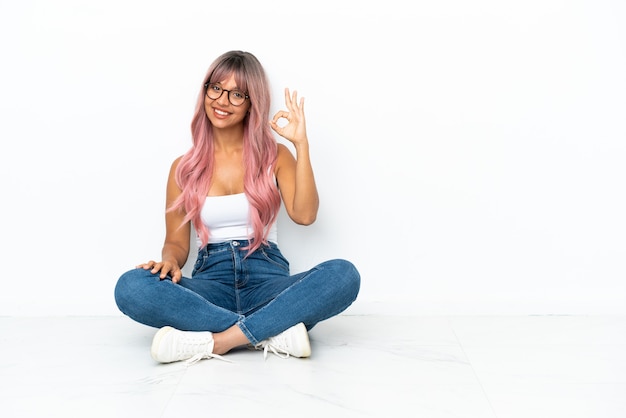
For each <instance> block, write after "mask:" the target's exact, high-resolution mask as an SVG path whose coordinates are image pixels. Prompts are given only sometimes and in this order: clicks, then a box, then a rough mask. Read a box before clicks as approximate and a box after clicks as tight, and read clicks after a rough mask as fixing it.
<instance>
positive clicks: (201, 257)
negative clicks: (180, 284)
mask: <svg viewBox="0 0 626 418" xmlns="http://www.w3.org/2000/svg"><path fill="white" fill-rule="evenodd" d="M207 258H209V255H208V254H207V253H206V252H205V251H202V252H201V253H200V254H198V258H196V262H195V264H194V265H193V270H192V272H191V276H192V277H193V276H195V275H196V274H197V273H199V272H201V271H202V270H203V269H204V266H205V265H206V264H207V263H206V260H207Z"/></svg>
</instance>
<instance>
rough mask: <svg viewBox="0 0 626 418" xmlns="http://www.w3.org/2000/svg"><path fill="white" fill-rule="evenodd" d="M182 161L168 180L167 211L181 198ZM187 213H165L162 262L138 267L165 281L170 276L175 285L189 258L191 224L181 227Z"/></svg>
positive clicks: (171, 170)
mask: <svg viewBox="0 0 626 418" xmlns="http://www.w3.org/2000/svg"><path fill="white" fill-rule="evenodd" d="M179 161H180V157H179V158H177V159H176V160H175V161H174V162H173V163H172V166H171V167H170V174H169V177H168V180H167V192H166V209H167V208H168V207H169V206H170V205H171V204H172V203H173V202H174V201H175V200H176V199H177V198H178V196H180V194H181V190H180V188H179V187H178V185H177V184H176V179H175V173H176V167H177V166H178V163H179ZM184 218H185V213H184V211H182V210H177V211H172V212H166V213H165V242H164V243H163V249H162V251H161V260H162V261H160V262H155V261H153V260H150V261H148V262H147V263H143V264H140V265H138V266H137V267H141V268H144V269H146V270H151V272H152V273H158V272H161V273H160V278H161V279H165V278H166V277H167V276H168V275H169V276H170V277H171V278H172V281H173V282H174V283H177V282H179V281H180V279H181V277H182V275H183V273H182V271H181V267H182V266H183V265H185V262H186V261H187V257H188V256H189V239H190V234H191V223H190V222H187V223H186V224H185V225H183V226H182V227H181V224H182V222H183V219H184Z"/></svg>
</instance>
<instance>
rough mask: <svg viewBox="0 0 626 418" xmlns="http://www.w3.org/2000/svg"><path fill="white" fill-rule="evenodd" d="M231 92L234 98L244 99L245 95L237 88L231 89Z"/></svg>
mask: <svg viewBox="0 0 626 418" xmlns="http://www.w3.org/2000/svg"><path fill="white" fill-rule="evenodd" d="M231 94H232V95H233V96H235V97H236V98H238V99H245V98H246V95H245V94H243V93H242V92H240V91H239V90H233V91H232V92H231Z"/></svg>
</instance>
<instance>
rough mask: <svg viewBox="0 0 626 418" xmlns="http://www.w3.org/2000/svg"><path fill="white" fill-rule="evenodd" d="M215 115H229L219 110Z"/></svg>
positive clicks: (216, 110)
mask: <svg viewBox="0 0 626 418" xmlns="http://www.w3.org/2000/svg"><path fill="white" fill-rule="evenodd" d="M215 113H217V114H218V115H222V116H226V115H228V112H222V111H221V110H218V109H215Z"/></svg>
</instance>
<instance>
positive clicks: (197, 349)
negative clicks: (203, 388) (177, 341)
mask: <svg viewBox="0 0 626 418" xmlns="http://www.w3.org/2000/svg"><path fill="white" fill-rule="evenodd" d="M205 345H206V342H205V341H203V340H202V339H200V340H197V339H193V338H190V339H188V340H187V341H185V343H184V344H181V348H182V352H183V353H190V354H191V353H196V354H194V355H193V356H192V357H190V358H188V359H187V360H185V365H186V366H191V365H193V364H196V363H197V362H199V361H200V360H202V359H205V358H216V359H219V360H222V361H225V362H228V363H232V361H231V360H228V359H227V358H224V357H223V356H220V355H219V354H213V353H210V352H206V351H202V349H201V347H202V346H205Z"/></svg>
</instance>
